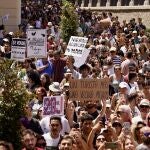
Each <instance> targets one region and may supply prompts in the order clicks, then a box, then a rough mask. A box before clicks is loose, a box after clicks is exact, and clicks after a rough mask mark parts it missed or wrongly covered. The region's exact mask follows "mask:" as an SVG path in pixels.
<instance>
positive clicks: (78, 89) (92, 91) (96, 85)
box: [69, 79, 109, 102]
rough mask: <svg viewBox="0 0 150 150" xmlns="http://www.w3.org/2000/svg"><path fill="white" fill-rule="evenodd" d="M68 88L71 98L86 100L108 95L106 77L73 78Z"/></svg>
mask: <svg viewBox="0 0 150 150" xmlns="http://www.w3.org/2000/svg"><path fill="white" fill-rule="evenodd" d="M69 88H70V89H69V90H70V99H71V100H78V101H80V102H87V101H99V100H101V99H108V97H109V80H108V79H74V80H71V81H70V87H69Z"/></svg>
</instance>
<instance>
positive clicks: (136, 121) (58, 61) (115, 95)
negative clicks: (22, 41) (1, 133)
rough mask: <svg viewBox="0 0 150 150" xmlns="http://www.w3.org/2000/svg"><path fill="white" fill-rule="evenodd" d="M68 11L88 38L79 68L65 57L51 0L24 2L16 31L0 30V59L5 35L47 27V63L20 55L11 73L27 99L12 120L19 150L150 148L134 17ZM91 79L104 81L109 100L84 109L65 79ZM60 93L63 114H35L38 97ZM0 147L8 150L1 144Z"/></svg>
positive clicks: (144, 63) (139, 30)
mask: <svg viewBox="0 0 150 150" xmlns="http://www.w3.org/2000/svg"><path fill="white" fill-rule="evenodd" d="M76 13H77V14H78V17H79V27H78V29H77V30H78V33H79V34H80V35H82V36H84V37H87V38H88V43H87V48H88V49H89V50H90V54H89V56H88V58H87V60H86V62H85V64H83V65H82V66H80V67H79V68H76V67H75V66H74V62H75V60H74V58H73V57H72V56H65V50H66V48H67V43H66V42H64V41H63V39H62V38H61V29H60V26H59V23H60V20H61V18H60V15H61V2H60V1H58V0H50V1H48V0H44V1H42V0H32V1H31V0H28V1H25V0H24V1H23V2H22V11H21V17H22V23H21V24H20V25H19V31H18V32H17V33H13V32H7V31H5V30H1V33H2V35H1V37H0V38H1V47H0V56H1V57H4V58H8V59H10V58H11V40H12V38H13V37H20V38H23V37H26V30H27V29H47V35H48V36H47V49H48V51H47V58H41V59H29V58H26V59H25V61H24V63H21V69H20V71H19V72H18V78H20V79H21V80H22V81H23V82H24V84H25V85H26V88H27V90H28V91H30V92H31V93H34V94H35V98H34V99H32V100H29V102H28V103H27V105H26V106H25V108H24V109H25V112H26V116H24V117H22V118H20V122H21V125H22V130H23V132H22V141H23V144H22V148H23V150H42V149H47V150H79V149H80V150H109V149H117V150H150V37H149V35H148V32H147V30H146V26H145V25H144V24H143V22H142V18H140V17H139V18H131V20H130V21H129V22H128V21H126V20H124V21H123V22H120V21H119V18H118V17H117V16H113V14H112V13H110V12H108V13H107V12H103V13H99V12H92V11H90V10H81V9H80V8H79V7H78V6H76ZM91 78H93V79H97V80H98V79H105V78H107V79H108V80H109V98H108V99H105V100H99V101H100V102H99V103H95V102H92V100H91V101H90V102H87V103H86V104H84V105H83V104H82V105H80V103H78V100H77V101H71V100H70V99H69V94H70V93H69V82H70V80H71V79H91ZM60 95H61V96H63V97H64V100H65V106H64V107H65V108H64V111H65V113H64V115H61V116H56V115H54V116H46V117H45V116H43V114H42V112H43V97H45V96H60ZM12 144H13V143H12ZM1 147H2V150H9V149H12V148H11V147H10V146H9V144H8V143H7V142H4V141H1V142H0V148H1Z"/></svg>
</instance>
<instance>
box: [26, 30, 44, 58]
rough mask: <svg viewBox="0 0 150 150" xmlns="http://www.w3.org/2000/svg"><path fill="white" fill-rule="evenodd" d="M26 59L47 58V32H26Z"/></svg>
mask: <svg viewBox="0 0 150 150" xmlns="http://www.w3.org/2000/svg"><path fill="white" fill-rule="evenodd" d="M27 57H29V58H45V57H47V32H46V30H45V29H28V30H27Z"/></svg>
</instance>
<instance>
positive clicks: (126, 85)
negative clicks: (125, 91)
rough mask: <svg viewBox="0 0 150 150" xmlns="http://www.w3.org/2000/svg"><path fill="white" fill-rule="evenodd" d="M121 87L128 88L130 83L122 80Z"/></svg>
mask: <svg viewBox="0 0 150 150" xmlns="http://www.w3.org/2000/svg"><path fill="white" fill-rule="evenodd" d="M119 87H120V88H128V84H127V83H126V82H121V83H120V84H119Z"/></svg>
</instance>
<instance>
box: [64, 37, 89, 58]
mask: <svg viewBox="0 0 150 150" xmlns="http://www.w3.org/2000/svg"><path fill="white" fill-rule="evenodd" d="M87 41H88V38H84V37H77V36H71V38H70V40H69V43H68V46H67V49H66V52H65V55H69V56H77V57H81V56H82V54H83V50H84V49H85V46H86V43H87Z"/></svg>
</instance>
